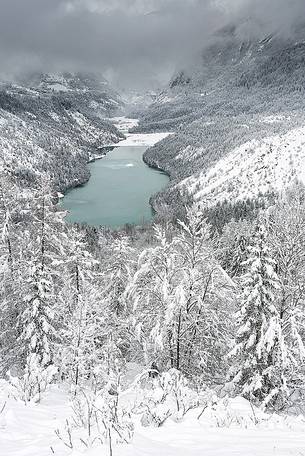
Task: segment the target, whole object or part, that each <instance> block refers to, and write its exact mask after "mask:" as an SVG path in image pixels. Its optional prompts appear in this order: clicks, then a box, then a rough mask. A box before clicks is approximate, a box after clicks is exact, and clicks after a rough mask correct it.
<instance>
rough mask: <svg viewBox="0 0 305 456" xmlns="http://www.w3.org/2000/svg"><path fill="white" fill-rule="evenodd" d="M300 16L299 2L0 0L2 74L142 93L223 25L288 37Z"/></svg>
mask: <svg viewBox="0 0 305 456" xmlns="http://www.w3.org/2000/svg"><path fill="white" fill-rule="evenodd" d="M302 16H304V18H305V0H0V58H1V72H2V73H3V74H6V75H12V74H16V73H18V72H20V71H28V70H36V69H37V70H43V71H62V70H87V71H101V72H103V73H104V74H105V75H106V77H108V78H110V79H111V80H112V81H113V82H114V83H117V84H119V85H120V86H126V87H131V88H136V87H140V88H143V87H148V86H150V85H151V84H152V83H153V82H154V81H160V82H165V81H166V80H167V79H168V78H169V77H170V75H171V74H172V72H173V71H174V70H175V68H178V67H179V66H180V65H182V66H184V65H185V62H187V60H188V59H190V60H191V59H192V58H193V56H194V55H196V53H197V52H198V51H199V50H200V49H202V47H203V46H204V44H205V43H206V42H207V40H208V39H209V36H210V35H211V34H212V33H213V32H214V31H215V30H216V29H217V28H219V27H221V26H223V25H225V24H226V23H227V22H229V21H235V22H236V21H239V20H240V18H241V17H243V18H247V17H251V18H254V20H255V23H256V24H258V25H257V26H256V27H255V28H254V29H253V30H255V33H256V31H257V30H259V33H264V31H265V30H267V31H269V30H271V29H280V30H282V31H283V32H285V33H287V31H289V29H290V26H291V24H292V23H294V22H295V21H296V20H297V19H299V18H300V17H302ZM246 29H247V30H244V32H245V33H248V32H249V29H248V27H246ZM253 30H252V29H251V33H252V32H253Z"/></svg>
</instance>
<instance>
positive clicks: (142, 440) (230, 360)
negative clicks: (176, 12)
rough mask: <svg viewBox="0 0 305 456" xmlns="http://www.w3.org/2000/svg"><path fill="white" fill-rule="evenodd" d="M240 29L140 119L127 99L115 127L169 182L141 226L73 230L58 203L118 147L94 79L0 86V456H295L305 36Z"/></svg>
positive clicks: (114, 104) (303, 343)
mask: <svg viewBox="0 0 305 456" xmlns="http://www.w3.org/2000/svg"><path fill="white" fill-rule="evenodd" d="M78 3H82V2H77V5H76V6H75V5H74V6H73V5H72V4H69V5H68V6H67V5H66V8H67V10H66V9H65V10H64V14H68V13H69V12H70V13H71V8H72V16H73V17H75V16H74V15H75V14H76V11H77V8H78V7H79V6H80V5H79V4H78ZM192 3H193V2H192ZM74 7H75V8H76V9H73V8H74ZM93 7H95V5H92V4H90V8H93ZM67 11H68V13H67ZM182 11H184V10H183V9H182ZM70 13H69V14H70ZM81 13H82V15H83V14H85V13H84V12H83V10H81ZM93 13H94V15H95V16H97V14H98V12H97V10H95V9H94V8H93ZM93 13H92V11H91V10H90V14H93ZM128 13H129V10H128ZM87 14H88V15H89V12H88V11H86V14H85V15H86V19H88V16H87ZM109 14H110V13H109V11H107V15H106V19H107V20H108V19H109V17H110V16H109ZM150 14H152V16H153V18H155V17H156V18H157V20H160V19H158V14H156V15H155V14H154V13H150ZM166 14H168V12H167V13H166ZM136 17H138V16H136ZM147 17H148V20H149V16H148V15H145V18H146V19H147ZM136 21H137V19H136ZM133 24H135V23H134V22H133ZM146 24H147V22H146ZM245 26H247V22H246V23H243V24H241V25H240V26H239V27H235V26H234V27H233V26H230V27H226V28H223V29H221V30H220V31H219V32H218V33H217V34H216V35H213V37H212V38H211V41H210V43H209V45H208V46H206V47H205V49H204V50H203V51H202V55H201V56H200V58H198V60H197V61H196V63H195V64H193V65H189V66H187V68H186V69H184V70H181V71H178V72H177V73H176V74H175V75H174V76H173V78H172V79H171V81H170V83H169V85H168V87H167V88H166V89H165V90H164V91H163V92H162V93H161V94H159V96H157V98H156V99H155V100H154V102H153V103H152V105H151V106H150V107H149V108H147V110H146V111H145V112H144V114H143V109H144V108H143V106H146V96H145V97H144V98H142V99H140V100H138V99H137V97H136V100H134V101H135V103H134V102H132V106H131V108H130V109H134V107H135V106H136V107H141V112H142V118H141V121H140V124H139V125H137V120H136V119H126V118H123V119H122V118H116V119H115V118H112V121H113V122H114V121H116V122H118V124H119V128H121V129H122V130H125V129H126V128H127V126H128V125H130V124H132V125H133V127H134V128H133V130H134V131H136V130H137V131H139V132H143V131H148V132H154V133H156V132H158V131H160V130H161V131H162V132H163V133H165V132H166V131H169V130H171V132H172V133H173V134H172V135H169V136H167V137H166V139H163V140H162V141H160V142H159V143H157V144H156V145H155V146H154V147H152V148H150V149H149V150H148V151H147V152H146V153H145V156H144V160H145V161H146V162H147V163H148V164H150V165H153V166H157V167H158V168H161V169H162V170H164V171H166V172H167V173H169V175H170V176H171V179H172V182H171V184H170V185H169V187H168V188H167V189H165V190H164V191H163V192H162V193H160V194H159V195H157V196H155V197H153V200H152V204H153V206H154V208H155V209H156V214H155V218H154V220H153V222H152V223H148V224H146V225H144V224H143V225H141V226H133V225H126V226H123V227H120V228H119V229H116V230H112V229H110V228H107V227H100V226H95V227H89V226H87V225H79V224H74V225H72V224H69V223H67V222H66V221H65V216H66V213H65V212H64V211H62V210H61V207H60V205H59V204H58V197H59V195H58V192H59V191H65V190H67V189H68V188H70V187H73V186H76V185H79V184H82V183H84V182H86V180H87V179H88V178H89V174H88V170H87V167H86V165H87V163H88V160H89V159H90V158H92V156H93V157H94V154H96V153H97V151H98V148H99V147H101V146H107V145H109V143H111V144H113V143H115V142H118V141H119V139H120V138H122V136H123V135H122V134H121V133H120V132H119V131H118V130H117V128H116V127H115V126H113V124H112V123H110V120H105V119H107V118H108V117H109V116H114V114H115V113H116V111H117V109H118V108H120V107H122V102H121V101H120V97H119V96H118V95H117V94H116V93H115V92H114V91H113V90H112V89H111V88H110V87H109V86H108V85H107V83H106V81H105V80H104V79H96V78H95V77H93V76H90V75H85V76H84V75H80V74H74V75H72V74H62V75H35V74H34V75H31V76H30V77H29V76H28V77H26V78H23V79H22V80H19V82H18V83H17V82H15V83H10V84H4V83H3V84H2V85H1V90H0V452H1V451H2V452H3V451H4V455H5V456H25V455H28V456H48V455H49V456H50V455H51V454H55V455H56V456H79V455H81V454H82V455H86V456H100V455H107V456H134V455H141V456H202V455H208V456H220V455H221V456H229V455H234V456H252V455H255V456H271V455H272V456H274V455H276V456H288V455H291V456H300V455H304V451H305V450H304V448H305V444H304V435H305V434H304V431H305V249H304V244H305V186H304V182H305V172H304V169H305V126H304V125H305V116H304V113H303V110H304V97H303V95H304V90H305V80H304V69H305V56H304V52H305V45H304V39H305V32H304V28H302V27H299V28H298V29H295V30H294V32H293V34H292V35H291V34H290V35H289V37H288V35H287V36H285V35H277V34H272V35H271V34H270V35H267V36H266V35H264V37H261V38H259V39H257V37H256V38H253V37H252V38H251V39H250V38H249V39H245V35H244V30H245ZM137 38H138V37H137ZM141 45H142V43H141ZM120 51H121V50H120ZM110 54H111V53H110ZM111 55H112V54H111ZM119 55H120V56H121V55H122V54H121V53H119ZM125 99H126V97H125ZM131 99H133V96H131ZM139 109H140V108H139ZM128 112H129V111H128ZM130 122H131V123H130ZM126 134H127V133H126ZM165 135H167V133H165ZM156 137H158V138H160V137H163V136H162V135H160V136H158V135H153V138H150V140H152V141H154V139H155V138H156ZM142 140H143V138H141V136H136V140H134V138H133V140H132V138H131V139H130V137H128V138H127V140H126V141H125V143H124V145H125V146H130V145H133V144H138V145H143V143H142V142H141V141H142ZM150 144H152V142H150ZM124 165H125V166H123V167H122V169H124V167H126V165H127V167H129V166H130V164H129V163H128V161H127V163H125V164H124ZM114 169H115V167H114ZM124 185H125V187H124V188H123V191H125V188H126V185H128V183H127V184H126V182H125V183H124ZM98 196H99V194H98V192H97V197H98ZM111 202H112V200H111ZM82 204H86V203H83V202H82Z"/></svg>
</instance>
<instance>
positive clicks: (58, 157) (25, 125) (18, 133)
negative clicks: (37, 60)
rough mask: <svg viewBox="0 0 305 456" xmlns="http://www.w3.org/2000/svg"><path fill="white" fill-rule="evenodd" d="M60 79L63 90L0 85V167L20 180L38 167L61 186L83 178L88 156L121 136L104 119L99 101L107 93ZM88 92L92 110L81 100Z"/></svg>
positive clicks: (34, 176) (34, 175)
mask: <svg viewBox="0 0 305 456" xmlns="http://www.w3.org/2000/svg"><path fill="white" fill-rule="evenodd" d="M64 83H65V87H66V91H64V92H63V91H61V90H60V91H57V90H56V91H53V89H49V88H48V89H46V88H45V85H44V83H39V84H37V86H36V87H34V86H33V84H32V85H31V87H29V86H27V85H24V86H21V85H15V84H9V85H7V84H2V85H1V87H0V167H2V166H6V167H9V168H10V169H11V170H12V172H13V173H14V174H15V175H16V176H17V177H18V178H19V180H21V179H23V180H24V183H25V184H26V183H31V184H35V182H36V181H37V180H39V178H40V176H41V173H42V172H46V173H47V174H49V175H50V176H51V178H52V179H53V182H54V183H55V184H56V185H57V187H58V188H60V189H61V190H64V189H66V188H68V187H70V186H74V185H77V184H79V183H82V182H85V181H86V180H87V179H88V177H89V175H88V170H87V168H86V163H87V161H88V159H89V155H92V153H94V151H95V150H97V149H98V147H101V146H105V145H108V144H109V143H115V142H117V141H118V140H119V139H121V138H122V134H120V133H119V132H118V130H117V129H116V128H115V127H114V126H113V124H112V123H111V122H109V121H108V120H105V115H106V110H103V109H102V101H105V103H108V101H109V98H108V95H107V96H106V95H104V94H103V92H98V89H97V88H96V89H94V93H93V95H92V92H91V89H90V88H88V89H87V90H86V89H85V88H84V86H83V87H82V88H81V89H79V88H76V87H74V86H73V85H72V83H71V81H70V85H69V87H68V85H67V84H66V81H65V80H61V84H64ZM40 84H42V86H40ZM56 84H58V81H57V82H56ZM56 87H57V88H58V86H56ZM67 94H68V98H67ZM84 94H85V95H84ZM84 97H85V98H84ZM94 97H99V100H100V104H99V105H98V106H97V107H96V110H94V109H91V108H90V105H87V102H89V100H91V102H93V101H94V100H93V98H94ZM102 114H103V115H102ZM102 117H103V118H102Z"/></svg>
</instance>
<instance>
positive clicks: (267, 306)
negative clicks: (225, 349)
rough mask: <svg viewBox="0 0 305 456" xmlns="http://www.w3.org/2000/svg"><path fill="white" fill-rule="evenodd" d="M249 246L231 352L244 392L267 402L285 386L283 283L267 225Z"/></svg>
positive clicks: (273, 398) (248, 396)
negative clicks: (268, 240) (280, 301)
mask: <svg viewBox="0 0 305 456" xmlns="http://www.w3.org/2000/svg"><path fill="white" fill-rule="evenodd" d="M248 250H249V259H248V260H247V261H246V266H247V268H248V272H247V273H246V274H245V276H244V277H243V298H242V302H241V307H240V310H239V312H238V315H237V325H238V332H237V337H236V344H235V347H234V349H233V351H232V352H231V355H235V356H236V372H235V376H234V379H233V381H234V383H235V384H236V385H238V387H239V389H240V391H241V393H242V394H243V395H244V396H246V397H247V398H249V399H252V400H254V399H257V400H259V401H261V402H264V403H265V404H267V403H268V402H270V401H272V400H273V401H274V400H275V398H276V397H277V396H278V395H279V393H280V391H283V389H285V388H286V382H285V378H284V375H283V374H284V372H283V363H285V360H286V355H287V348H286V346H285V343H284V340H283V337H282V331H281V325H280V319H279V312H278V309H277V299H278V294H279V288H280V283H279V278H278V276H277V274H276V272H275V267H276V264H275V261H274V260H273V259H272V258H271V256H270V251H269V248H268V246H267V244H266V230H265V227H264V226H262V225H261V226H259V227H258V229H257V232H256V233H255V236H254V239H253V245H252V246H250V247H249V249H248Z"/></svg>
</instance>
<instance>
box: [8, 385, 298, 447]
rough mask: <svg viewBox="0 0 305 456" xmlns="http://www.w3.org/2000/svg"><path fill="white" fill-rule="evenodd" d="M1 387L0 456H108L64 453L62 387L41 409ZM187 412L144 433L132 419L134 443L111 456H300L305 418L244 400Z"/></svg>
mask: <svg viewBox="0 0 305 456" xmlns="http://www.w3.org/2000/svg"><path fill="white" fill-rule="evenodd" d="M7 394H8V389H7V385H6V383H5V382H4V381H2V382H1V383H0V412H1V409H2V408H3V407H4V408H3V410H2V413H1V414H0V454H1V456H51V455H52V454H55V455H56V456H80V455H85V456H106V455H107V456H108V455H109V454H110V453H109V448H108V446H100V445H99V446H97V447H93V448H90V449H87V448H86V447H85V446H84V445H82V444H79V443H76V441H77V440H78V439H77V438H76V439H75V446H74V448H73V449H70V448H68V447H66V446H65V445H64V444H63V443H62V442H61V441H60V440H59V439H58V437H57V436H56V434H55V430H56V429H63V427H64V424H65V420H66V419H67V418H68V417H69V416H70V415H71V409H70V404H69V397H68V393H67V390H65V388H64V387H63V386H61V387H57V386H54V385H53V386H52V387H51V389H50V391H49V392H48V393H46V394H45V395H44V397H43V399H42V401H41V403H40V404H27V405H24V404H23V403H22V402H20V401H19V402H18V401H16V400H15V399H13V398H12V397H10V398H8V397H7ZM201 412H202V410H201V409H194V410H191V411H190V412H188V413H187V414H186V416H185V417H184V419H183V420H182V421H181V422H175V421H174V420H172V419H168V420H167V421H166V422H165V424H164V425H163V426H161V427H159V428H156V427H143V426H142V425H141V424H140V423H139V418H138V417H135V423H137V424H136V425H135V435H134V438H133V441H132V443H130V444H128V445H127V444H125V445H120V446H114V448H113V456H205V455H206V456H302V455H303V456H304V455H305V417H304V416H299V417H281V416H279V415H267V414H265V413H263V412H261V411H259V410H258V409H252V408H251V406H250V404H249V403H248V402H247V401H246V400H245V399H242V398H235V399H229V400H227V401H226V400H222V401H220V403H219V404H218V405H214V406H211V407H208V408H207V409H206V410H205V411H204V413H202V415H201V417H200V418H199V419H198V416H199V415H200V414H201Z"/></svg>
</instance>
